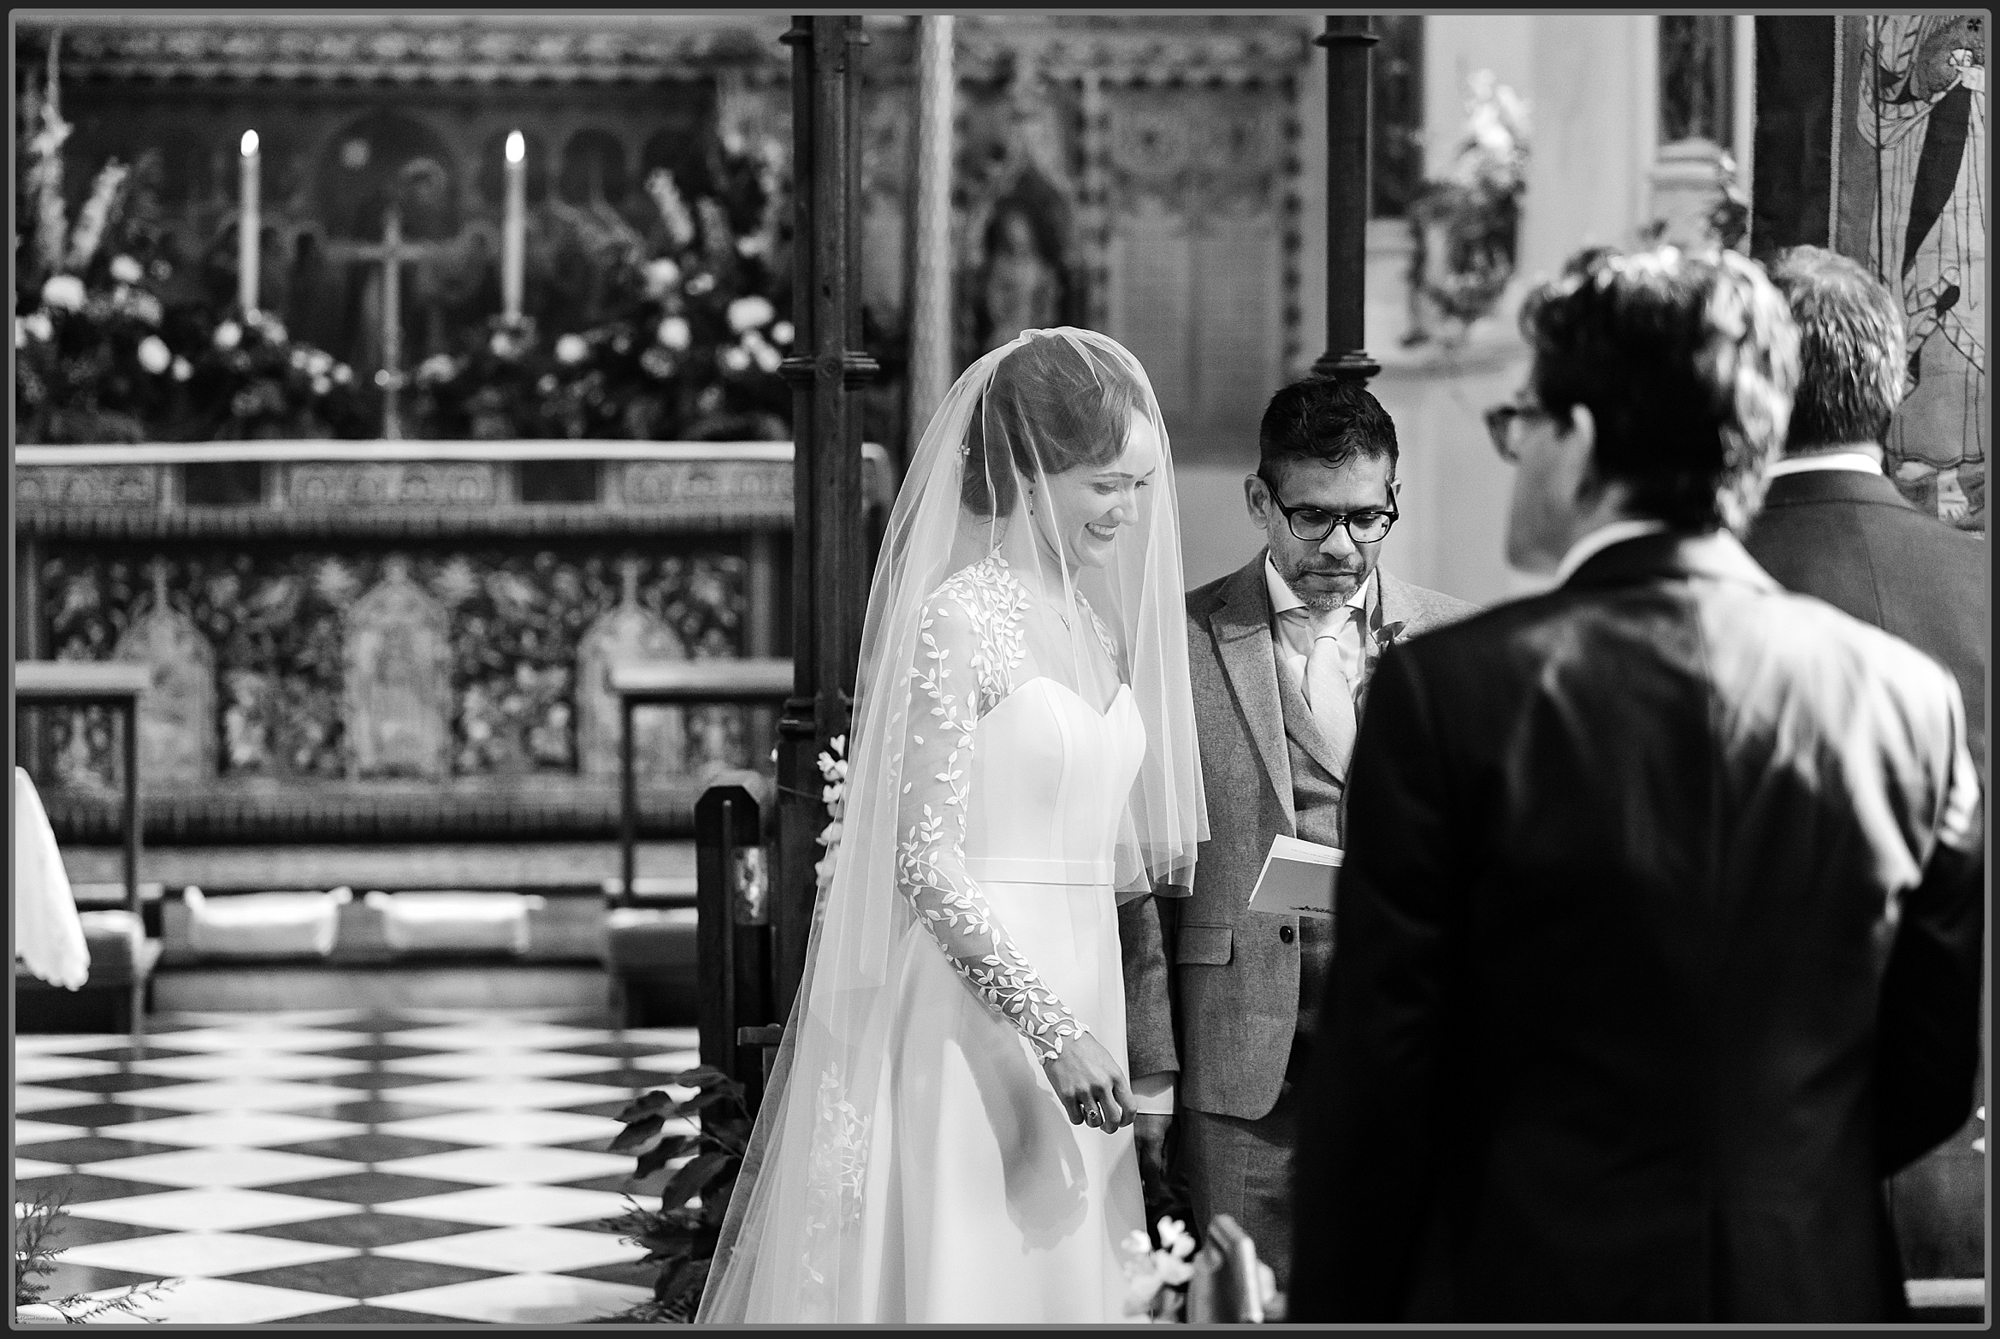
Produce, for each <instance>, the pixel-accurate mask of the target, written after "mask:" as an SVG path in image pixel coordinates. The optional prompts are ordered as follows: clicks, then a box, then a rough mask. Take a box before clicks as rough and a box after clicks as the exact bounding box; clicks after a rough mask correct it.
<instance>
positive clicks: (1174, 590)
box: [698, 328, 1208, 1322]
mask: <svg viewBox="0 0 2000 1339" xmlns="http://www.w3.org/2000/svg"><path fill="white" fill-rule="evenodd" d="M1147 432H1150V433H1152V434H1156V435H1157V442H1158V449H1157V455H1156V457H1153V458H1149V459H1155V458H1156V461H1157V463H1156V464H1150V465H1149V467H1148V468H1147V469H1146V470H1145V471H1144V475H1145V477H1143V478H1137V477H1134V478H1113V479H1111V480H1110V481H1109V482H1108V483H1086V484H1083V485H1080V484H1079V483H1078V482H1077V481H1078V480H1090V479H1094V478H1096V477H1097V476H1098V475H1099V474H1101V473H1103V472H1105V471H1116V469H1117V462H1119V461H1121V460H1124V459H1127V458H1128V456H1127V448H1128V444H1129V442H1130V441H1131V440H1133V439H1134V438H1136V437H1138V436H1141V435H1143V434H1145V433H1147ZM1135 473H1136V472H1135ZM1058 476H1060V477H1058ZM1052 478H1054V479H1055V480H1056V487H1055V488H1052V485H1051V480H1052ZM1079 487H1096V488H1098V489H1099V490H1100V491H1101V493H1102V502H1101V504H1100V503H1098V502H1096V501H1093V500H1092V498H1091V497H1090V496H1089V495H1088V494H1087V493H1085V494H1079V493H1078V489H1079ZM1057 489H1060V490H1063V492H1062V495H1063V496H1065V497H1069V498H1072V499H1074V498H1076V497H1078V496H1082V498H1083V502H1082V503H1081V505H1082V506H1083V507H1084V508H1085V509H1086V511H1088V510H1089V509H1090V508H1092V507H1101V509H1102V510H1104V511H1106V512H1108V511H1109V510H1111V509H1113V508H1117V509H1119V514H1118V519H1119V520H1120V521H1121V522H1122V524H1120V525H1119V527H1118V529H1117V531H1116V535H1115V539H1113V540H1111V541H1109V542H1108V545H1107V546H1105V547H1100V548H1099V549H1098V553H1099V555H1100V556H1102V557H1104V559H1105V560H1104V561H1103V562H1102V564H1101V565H1092V564H1088V563H1086V564H1082V565H1073V564H1069V563H1062V562H1057V561H1054V560H1053V555H1054V553H1055V552H1057V551H1058V550H1060V549H1061V548H1062V547H1063V545H1064V544H1065V543H1067V540H1066V539H1065V537H1064V536H1063V534H1062V533H1060V530H1061V527H1062V525H1063V524H1064V522H1063V520H1062V518H1061V516H1060V515H1059V514H1058V513H1059V509H1058V507H1057V506H1056V505H1055V504H1054V502H1053V501H1052V499H1054V498H1055V497H1056V495H1057ZM1074 506H1075V504H1072V515H1073V514H1074ZM1052 518H1053V519H1052ZM1081 542H1083V543H1085V544H1090V543H1098V544H1100V545H1105V541H1103V539H1102V536H1101V534H1100V535H1098V536H1097V537H1096V538H1095V539H1094V540H1093V539H1092V538H1090V537H1087V536H1085V537H1081ZM991 559H998V560H1000V561H1001V562H1002V563H1005V564H1007V565H1008V566H1009V569H1010V570H1012V571H1017V572H1019V573H1021V574H1023V577H1024V579H1025V580H1026V582H1027V585H1028V588H1031V589H1033V590H1035V591H1037V592H1038V595H1039V598H1040V600H1041V601H1042V602H1043V603H1044V604H1045V605H1046V606H1047V608H1048V610H1049V611H1050V612H1051V613H1053V614H1054V615H1055V617H1054V618H1051V619H1043V620H1041V621H1040V622H1039V624H1038V625H1037V627H1038V631H1037V632H1035V633H1034V634H1033V635H1034V636H1035V637H1036V638H1037V639H1038V645H1037V646H1035V647H1034V648H1033V657H1032V658H1033V663H1034V665H1035V673H1036V675H1037V677H1049V678H1054V679H1056V680H1057V681H1058V682H1060V683H1063V684H1064V685H1066V686H1067V687H1069V688H1071V689H1073V690H1075V691H1076V692H1077V693H1078V694H1079V695H1081V696H1083V697H1085V699H1086V700H1087V701H1088V702H1090V703H1092V704H1093V706H1096V705H1098V704H1101V702H1102V700H1103V697H1104V692H1105V690H1106V689H1112V688H1116V683H1115V681H1112V682H1106V676H1107V674H1115V675H1116V676H1117V678H1120V679H1122V680H1123V681H1124V682H1125V683H1126V684H1128V685H1129V687H1130V692H1131V695H1132V698H1133V702H1134V704H1135V705H1136V707H1137V708H1138V711H1139V714H1140V718H1141V720H1142V721H1143V723H1144V727H1145V732H1146V739H1147V748H1146V754H1145V760H1144V762H1143V763H1142V764H1141V766H1140V769H1139V774H1138V778H1137V780H1136V781H1135V783H1134V784H1133V788H1132V792H1131V797H1130V803H1129V806H1128V810H1127V814H1126V816H1125V818H1124V820H1123V822H1122V824H1121V828H1120V834H1119V838H1118V841H1117V844H1116V855H1115V860H1114V862H1113V863H1114V870H1115V880H1114V881H1115V886H1116V890H1117V895H1118V897H1119V898H1120V899H1121V900H1124V899H1128V898H1131V897H1137V896H1147V895H1152V894H1154V893H1156V892H1158V893H1161V894H1164V895H1178V894H1180V893H1184V892H1185V890H1186V889H1187V888H1188V886H1189V885H1190V884H1191V883H1192V876H1193V869H1194V863H1195V855H1196V848H1197V846H1198V845H1199V843H1200V842H1201V841H1202V840H1203V839H1204V838H1206V836H1207V835H1208V832H1207V814H1206V809H1205V806H1204V803H1203V797H1202V783H1201V771H1200V761H1199V758H1198V756H1197V753H1196V742H1195V728H1194V717H1193V706H1192V699H1191V696H1190V692H1189V685H1188V668H1187V632H1186V616H1185V613H1184V605H1183V598H1184V597H1183V589H1182V580H1181V546H1180V528H1179V512H1178V509H1177V504H1176V499H1175V493H1174V481H1173V469H1172V463H1171V460H1170V457H1169V454H1168V451H1167V435H1166V426H1165V424H1164V422H1163V421H1162V419H1161V415H1160V408H1159V402H1158V400H1157V398H1156V397H1155V396H1154V394H1153V390H1152V386H1151V383H1150V382H1149V381H1148V379H1147V377H1146V373H1145V371H1144V369H1143V368H1141V367H1140V365H1139V363H1138V361H1137V360H1136V359H1134V358H1133V357H1132V355H1131V354H1130V353H1129V352H1127V351H1126V350H1125V349H1124V348H1123V347H1122V346H1120V345H1119V344H1118V343H1117V342H1116V341H1114V340H1112V339H1110V338H1108V337H1106V336H1104V335H1101V334H1097V333H1095V332H1092V331H1087V330H1078V329H1071V328H1063V329H1057V330H1032V331H1028V332H1026V333H1024V334H1023V335H1021V336H1020V337H1019V338H1017V339H1015V340H1013V341H1011V342H1010V343H1008V344H1006V345H1003V346H1002V347H1000V348H998V349H995V350H993V351H992V352H990V353H988V354H986V355H985V356H983V357H982V358H980V359H979V361H978V362H976V363H974V364H973V365H972V366H971V367H970V368H969V369H967V371H966V372H965V374H964V375H963V376H961V377H960V378H959V379H958V381H957V383H956V384H955V385H954V386H953V387H952V388H951V390H950V392H949V393H948V394H947V395H946V396H945V399H944V402H943V404H942V405H941V406H940V407H939V408H938V410H937V413H936V415H935V416H934V417H933V418H932V420H931V422H930V425H929V427H928V428H927V429H926V431H925V432H924V435H923V439H922V441H921V442H920V444H919V445H918V447H917V450H916V453H915V457H914V459H913V460H912V461H911V462H910V467H909V471H908V474H907V476H906V478H905V481H904V484H903V488H902V491H901V493H900V495H899V496H898V498H897V500H896V505H895V508H894V509H893V511H892V512H891V514H890V518H889V525H888V530H887V534H886V537H885V539H884V542H883V546H882V551H881V556H880V559H879V560H878V562H877V565H876V570H875V576H874V582H873V585H872V586H871V588H870V592H869V599H868V612H867V620H866V623H865V625H864V628H863V632H862V643H861V660H860V665H859V667H858V673H857V676H856V692H855V700H854V715H853V721H854V724H853V730H852V735H851V738H850V741H849V746H848V776H847V791H846V802H845V813H844V816H843V824H842V832H841V837H840V841H839V845H838V847H837V851H836V855H835V858H834V862H833V867H832V879H831V883H830V885H829V886H828V887H827V888H826V889H825V891H824V893H823V894H822V896H821V900H820V902H819V904H818V906H817V907H816V909H815V913H814V928H813V932H812V937H811V942H810V946H809V948H808V952H807V965H806V974H805V978H804V980H803V982H802V983H801V985H800V989H799V993H798V996H797V999H796V1002H795V1003H794V1006H793V1009H792V1014H791V1017H790V1019H789V1020H788V1022H787V1024H786V1027H785V1034H784V1042H783V1045H782V1046H781V1047H780V1049H779V1052H778V1056H777V1059H776V1063H775V1065H774V1067H773V1070H772V1074H771V1080H770V1083H769V1086H768V1091H767V1094H766V1096H765V1098H764V1102H763V1107H762V1109H761V1111H760V1112H759V1114H758V1119H757V1123H756V1128H755V1132H754V1134H753V1135H752V1137H751V1141H750V1145H749V1148H748V1150H747V1152H746V1155H745V1158H744V1163H743V1168H742V1171H741V1173H740V1174H739V1176H738V1179H737V1182H736V1188H735V1191H734V1194H733V1198H732V1202H731V1204H730V1209H729V1213H728V1216H727V1219H726V1221H725V1223H724V1226H723V1230H722V1235H721V1238H720V1241H719V1243H718V1245H717V1248H716V1253H715V1258H714V1261H713V1264H712V1268H711V1272H710V1275H709V1279H708V1283H707V1287H706V1291H705V1293H704V1295H703V1298H702V1303H701V1309H700V1312H699V1315H698V1319H699V1320H700V1321H702V1322H735V1321H743V1320H746V1319H747V1320H756V1319H768V1320H794V1321H812V1320H822V1321H832V1320H836V1319H840V1318H844V1317H848V1316H852V1315H854V1314H857V1311H861V1312H865V1311H867V1310H868V1309H869V1308H868V1307H867V1306H866V1305H865V1302H864V1299H858V1298H856V1297H855V1296H854V1290H855V1289H857V1288H862V1289H865V1288H867V1287H870V1286H874V1285H872V1284H870V1283H869V1282H868V1281H869V1280H876V1279H880V1278H882V1277H884V1265H885V1263H888V1264H889V1269H888V1273H889V1274H890V1275H893V1273H894V1267H893V1262H885V1261H884V1259H883V1258H882V1257H883V1255H884V1253H885V1252H888V1251H893V1250H894V1249H895V1247H894V1245H893V1243H891V1242H889V1241H887V1240H885V1239H884V1234H883V1232H882V1231H881V1224H882V1223H883V1221H884V1217H883V1215H882V1214H881V1213H879V1212H871V1211H870V1210H871V1208H872V1207H874V1206H873V1205H872V1204H871V1199H872V1197H878V1196H882V1195H889V1194H893V1193H895V1191H894V1183H895V1171H894V1168H893V1166H879V1165H876V1164H877V1163H879V1162H893V1158H883V1157H881V1156H880V1154H881V1151H882V1148H881V1141H880V1140H877V1139H871V1130H873V1129H875V1128H876V1125H877V1118H878V1108H879V1107H880V1106H881V1104H882V1103H883V1102H885V1101H886V1100H888V1094H889V1093H890V1092H891V1091H892V1082H891V1079H892V1076H890V1075H889V1074H887V1073H886V1072H885V1068H884V1067H885V1064H886V1062H887V1060H888V1057H889V1055H890V1054H891V1049H892V1048H891V1045H890V1041H891V1037H892V1035H893V1032H894V1029H895V1027H896V1022H897V1020H896V1019H895V1017H894V1009H893V1005H894V999H893V991H892V990H891V989H890V983H889V981H888V979H887V978H888V975H889V965H890V960H891V953H892V950H893V949H894V947H895V946H896V945H897V944H898V943H899V942H900V941H901V939H902V938H903V936H904V935H905V934H906V933H907V932H908V931H909V930H910V928H911V926H912V925H913V924H914V923H915V916H914V912H913V911H912V908H911V905H910V903H909V901H908V900H907V899H906V897H905V896H904V894H903V893H902V892H901V891H900V890H899V888H898V883H897V857H898V851H899V843H903V842H905V841H907V840H908V834H907V833H903V832H900V831H899V818H898V802H899V798H900V797H901V796H902V795H903V794H904V793H905V792H906V790H907V789H908V788H909V786H910V785H911V784H913V783H915V782H918V781H924V780H934V779H936V778H918V777H915V776H906V775H905V759H906V755H907V754H908V753H909V752H910V751H911V750H910V748H909V746H910V743H911V741H912V738H913V737H920V736H921V734H922V733H923V731H924V730H925V729H926V728H927V719H928V717H929V716H930V715H931V714H932V713H931V706H932V701H931V699H930V698H928V697H925V696H924V695H922V694H921V693H918V692H916V691H915V690H914V681H915V680H916V679H917V678H919V677H921V675H922V674H923V672H924V669H925V666H926V663H927V661H926V652H927V646H928V649H929V650H930V652H931V653H932V655H931V660H932V661H933V662H934V660H935V651H936V649H937V647H936V643H935V642H934V641H931V640H930V634H929V633H928V632H927V623H926V607H927V602H929V601H930V600H931V598H932V597H933V595H934V594H935V593H936V592H938V590H939V588H940V587H941V586H943V585H944V584H945V582H946V581H947V580H949V579H950V578H952V577H953V576H954V574H956V573H960V572H962V571H964V570H965V569H966V568H968V567H970V566H972V565H974V564H978V563H981V562H985V561H987V560H991ZM957 668H960V669H963V668H965V667H962V666H961V667H957ZM1119 691H1123V690H1119ZM918 742H919V743H920V742H921V740H920V738H919V739H918ZM970 803H971V804H973V805H977V804H978V803H979V796H978V795H977V794H976V793H974V794H972V795H971V796H970ZM1001 928H1003V929H1004V927H1001ZM1023 1044H1024V1045H1025V1044H1026V1043H1025V1042H1024V1043H1023ZM1118 1058H1119V1059H1120V1061H1121V1062H1122V1061H1123V1059H1124V1057H1122V1056H1120V1057H1118ZM1037 1072H1039V1071H1037ZM1050 1100H1051V1101H1054V1100H1055V1098H1054V1096H1053V1094H1051V1095H1050ZM905 1118H906V1119H907V1116H906V1117H905ZM965 1267H966V1269H968V1270H977V1269H978V1268H979V1262H978V1261H966V1262H965Z"/></svg>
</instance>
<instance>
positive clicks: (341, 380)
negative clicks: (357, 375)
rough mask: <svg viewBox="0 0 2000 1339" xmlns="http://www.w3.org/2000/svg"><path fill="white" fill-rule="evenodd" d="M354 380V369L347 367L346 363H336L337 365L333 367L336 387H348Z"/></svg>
mask: <svg viewBox="0 0 2000 1339" xmlns="http://www.w3.org/2000/svg"><path fill="white" fill-rule="evenodd" d="M352 380H354V369H353V368H351V367H349V366H348V365H347V364H346V363H335V364H334V365H333V384H334V385H336V386H345V385H346V384H347V383H348V382H350V381H352Z"/></svg>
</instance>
